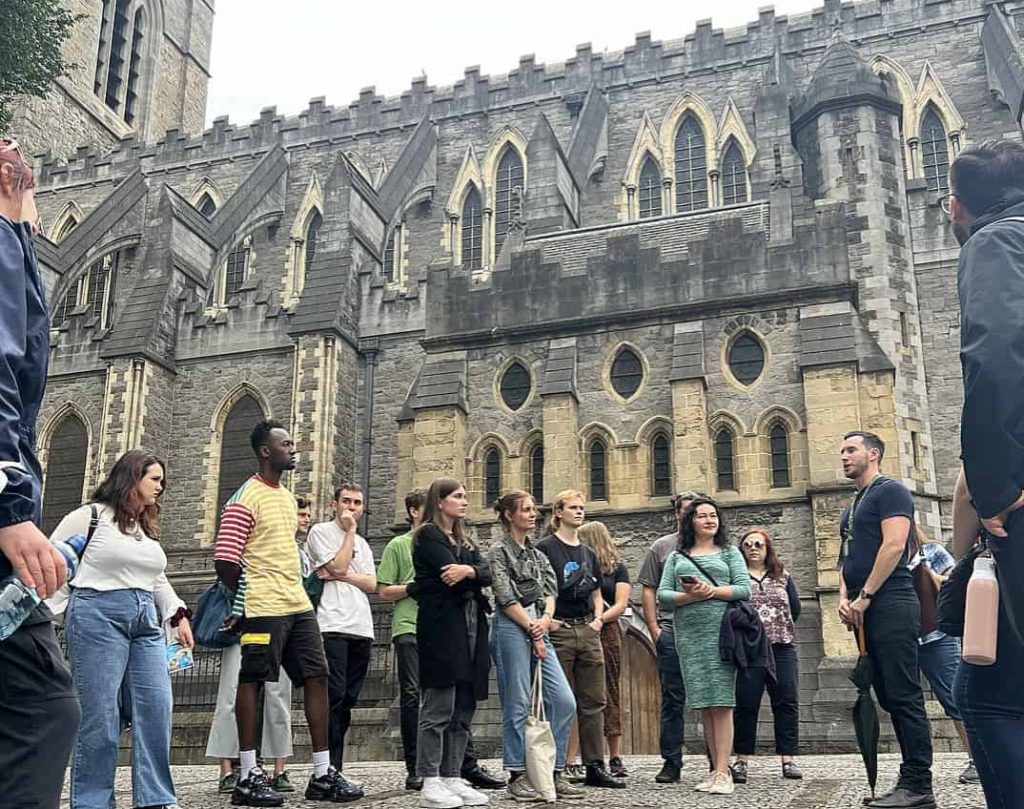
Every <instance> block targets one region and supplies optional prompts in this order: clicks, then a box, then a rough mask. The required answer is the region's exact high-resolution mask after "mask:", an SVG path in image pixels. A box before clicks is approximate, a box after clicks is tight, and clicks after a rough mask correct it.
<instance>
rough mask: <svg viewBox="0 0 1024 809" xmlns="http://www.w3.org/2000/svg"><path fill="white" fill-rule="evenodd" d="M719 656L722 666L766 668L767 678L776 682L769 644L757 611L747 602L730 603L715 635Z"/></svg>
mask: <svg viewBox="0 0 1024 809" xmlns="http://www.w3.org/2000/svg"><path fill="white" fill-rule="evenodd" d="M718 653H719V657H721V659H722V662H723V663H732V664H733V665H734V666H735V667H736V668H738V669H754V668H762V667H763V668H765V669H767V674H768V679H769V680H770V681H771V682H773V683H774V682H776V676H775V655H774V654H772V643H771V641H770V640H769V639H768V633H767V632H765V631H764V624H762V623H761V617H760V616H759V615H758V614H757V610H755V609H754V608H753V606H751V604H750V603H749V602H747V601H730V602H729V604H728V605H727V606H726V610H725V615H723V616H722V627H721V630H720V631H719V634H718Z"/></svg>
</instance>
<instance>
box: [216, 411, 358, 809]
mask: <svg viewBox="0 0 1024 809" xmlns="http://www.w3.org/2000/svg"><path fill="white" fill-rule="evenodd" d="M251 441H252V448H253V452H255V453H256V457H257V459H258V461H259V472H258V473H257V474H255V475H253V476H252V477H251V478H249V479H248V480H247V481H246V482H245V483H243V484H242V485H241V487H240V488H239V489H238V491H237V492H235V494H234V495H233V496H232V497H231V499H230V500H229V501H228V503H227V505H226V506H225V507H224V514H223V516H222V517H221V523H220V529H219V530H218V532H217V546H216V551H215V557H214V558H215V566H216V570H217V576H218V577H219V578H220V580H221V581H223V582H224V583H225V585H226V586H227V587H228V588H230V589H232V590H234V589H235V588H237V586H238V583H239V579H240V578H241V573H242V569H243V568H244V569H245V577H246V582H247V590H246V595H245V618H244V620H243V622H242V635H241V640H240V643H241V647H242V666H241V670H240V672H239V675H238V694H237V696H236V698H235V716H236V719H237V722H238V741H239V748H240V749H239V759H240V765H241V766H240V770H241V772H240V777H239V780H238V784H237V785H236V786H235V790H234V792H233V793H232V796H231V803H232V804H233V805H234V806H280V805H281V804H282V803H283V802H284V796H283V795H281V794H280V793H279V792H277V791H275V790H274V789H272V788H271V786H270V783H269V781H268V779H267V776H266V774H265V773H264V772H263V770H262V769H261V768H260V767H258V766H256V731H257V714H256V706H257V699H258V696H259V689H260V686H261V685H262V684H263V683H265V682H267V681H268V680H270V681H274V680H277V678H278V677H279V676H280V670H281V667H282V666H283V667H284V669H285V671H286V672H287V673H288V676H289V677H290V678H291V680H292V682H293V683H299V684H302V685H303V686H304V701H305V708H306V721H307V722H308V724H309V735H310V739H311V741H312V747H313V775H312V776H311V777H310V779H309V784H308V785H307V787H306V793H305V797H306V800H311V801H331V802H333V803H339V802H343V801H350V800H356V799H357V798H360V797H362V794H363V792H362V790H361V789H360V788H359V787H356V786H355V785H353V784H350V783H348V782H347V781H346V780H345V779H344V777H342V775H341V773H339V772H338V771H337V770H336V769H334V768H333V767H331V766H330V753H329V751H328V744H327V715H328V701H327V660H326V658H325V656H324V648H323V643H322V641H321V639H320V628H319V625H318V624H317V620H316V615H315V613H314V612H313V606H312V604H311V603H310V601H309V597H308V596H307V595H306V591H305V589H304V588H303V586H302V565H301V562H300V560H299V549H298V546H297V545H296V544H295V529H296V527H297V525H298V512H297V508H296V503H295V496H294V495H293V494H292V493H291V492H290V491H288V490H287V489H286V488H284V486H282V485H281V476H282V474H283V473H284V472H286V471H289V470H291V469H294V468H295V454H296V450H295V443H294V442H293V441H292V437H291V436H290V435H289V434H288V431H287V430H286V429H285V428H284V425H282V424H281V423H280V422H277V421H261V422H260V423H259V424H257V425H256V426H255V427H254V428H253V430H252V435H251Z"/></svg>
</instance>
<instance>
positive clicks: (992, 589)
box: [963, 556, 999, 666]
mask: <svg viewBox="0 0 1024 809" xmlns="http://www.w3.org/2000/svg"><path fill="white" fill-rule="evenodd" d="M998 634H999V582H998V581H997V580H996V566H995V560H993V559H992V557H991V556H979V557H978V558H977V559H976V560H975V561H974V573H972V574H971V580H970V581H969V582H968V583H967V612H966V614H965V616H964V645H963V658H964V660H965V661H966V662H968V663H972V664H974V665H975V666H991V665H992V664H993V663H995V662H996V638H997V636H998Z"/></svg>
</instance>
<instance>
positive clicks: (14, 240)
mask: <svg viewBox="0 0 1024 809" xmlns="http://www.w3.org/2000/svg"><path fill="white" fill-rule="evenodd" d="M27 283H28V280H27V278H26V276H25V252H24V249H23V248H22V245H21V241H20V240H19V239H18V237H17V235H16V234H15V233H14V230H13V229H12V228H11V226H10V225H9V224H8V223H7V221H6V220H0V291H2V292H0V464H3V465H4V466H3V467H2V468H0V528H3V527H6V526H8V525H14V524H16V523H21V522H27V521H29V520H31V519H33V517H34V516H35V512H36V503H35V487H34V486H33V479H32V478H31V476H30V472H29V471H28V470H27V469H26V468H25V467H23V466H21V465H20V464H21V462H22V457H21V450H20V432H19V428H20V426H21V412H22V406H21V393H20V389H19V385H18V371H17V369H18V367H19V365H20V364H21V363H22V362H23V361H24V359H25V345H26V330H27V323H28V312H27V309H26V284H27ZM8 464H17V465H16V466H10V465H8Z"/></svg>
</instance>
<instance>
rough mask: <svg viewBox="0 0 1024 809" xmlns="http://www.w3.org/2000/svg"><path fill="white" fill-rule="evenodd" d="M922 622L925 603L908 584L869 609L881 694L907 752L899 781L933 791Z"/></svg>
mask: <svg viewBox="0 0 1024 809" xmlns="http://www.w3.org/2000/svg"><path fill="white" fill-rule="evenodd" d="M920 626H921V605H920V602H919V601H918V600H917V594H916V593H915V592H914V590H913V589H911V588H910V586H909V585H908V587H907V589H906V590H896V591H893V592H889V591H884V590H883V591H882V592H880V593H879V594H878V595H876V596H875V598H874V599H873V600H872V603H871V606H870V607H869V608H868V611H867V613H866V615H865V620H864V637H865V640H866V641H867V646H868V654H869V655H870V656H871V659H872V662H873V664H874V672H875V680H874V689H875V696H876V697H877V698H878V704H879V705H880V706H881V707H882V710H884V711H886V712H888V714H889V718H890V719H891V720H892V726H893V730H895V731H896V740H897V741H898V742H899V744H900V752H901V753H902V755H903V761H902V763H901V764H900V776H899V780H898V781H897V785H898V786H899V787H902V788H904V789H909V790H912V791H914V792H930V791H931V788H932V771H931V766H932V734H931V727H930V726H929V724H928V716H927V714H925V711H924V692H923V691H922V689H921V676H920V674H919V672H918V665H917V636H918V632H919V628H920Z"/></svg>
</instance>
